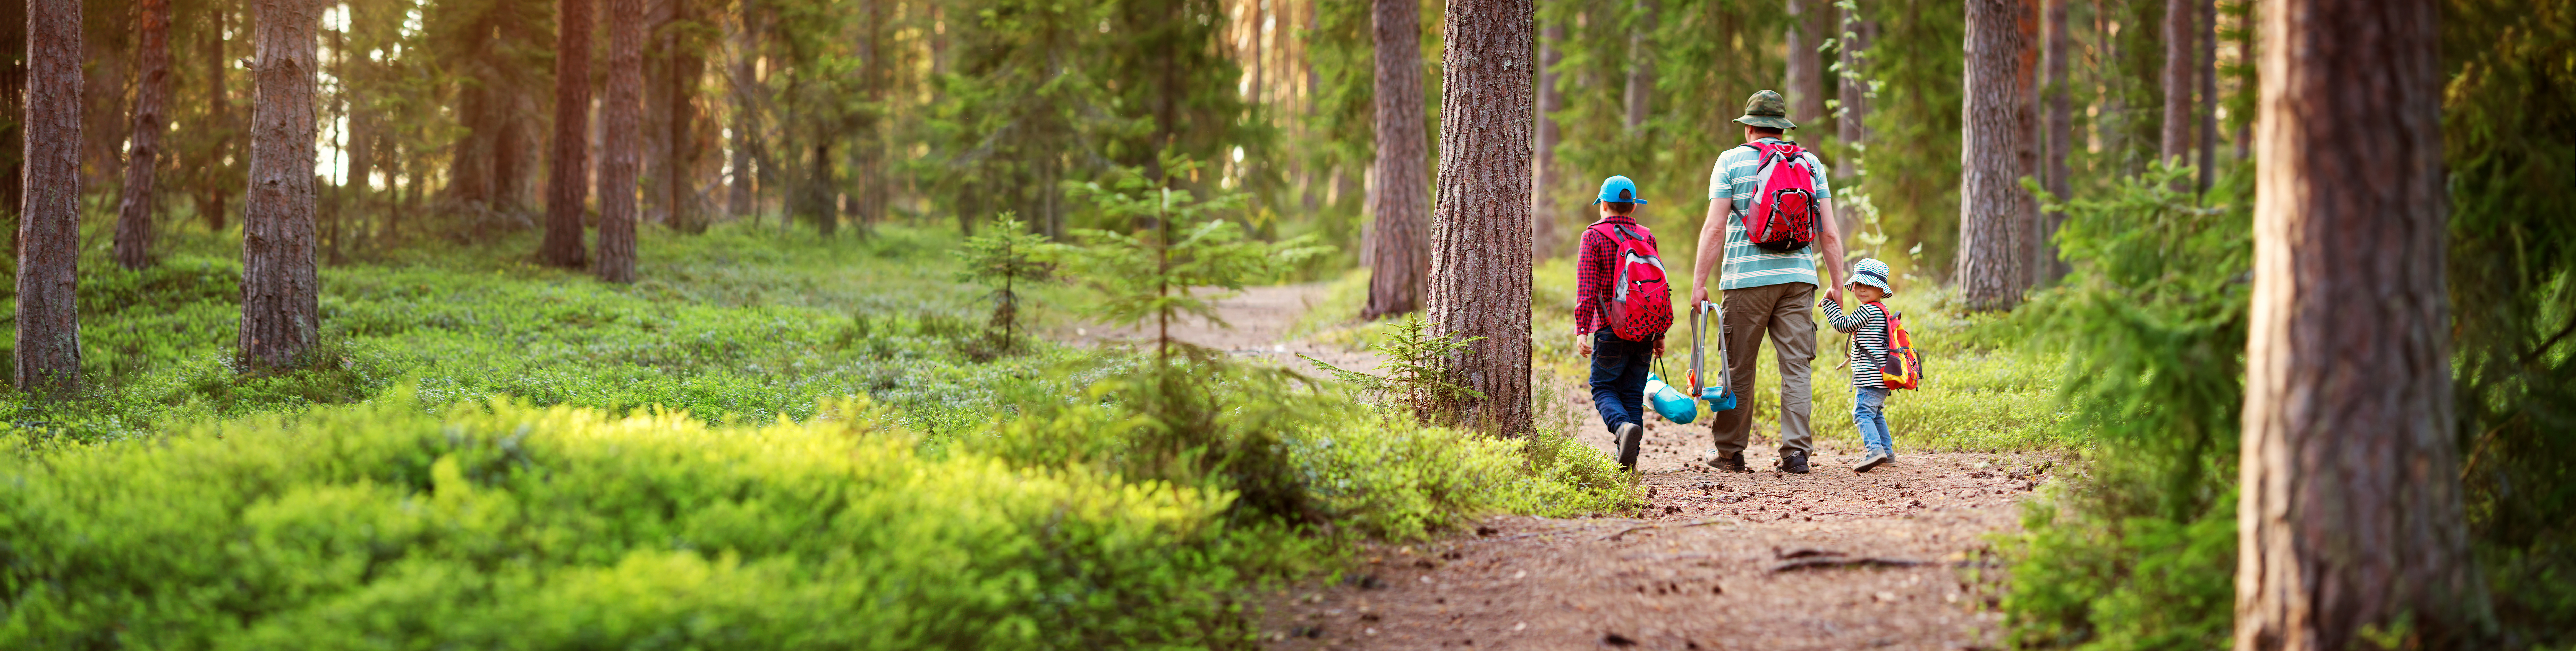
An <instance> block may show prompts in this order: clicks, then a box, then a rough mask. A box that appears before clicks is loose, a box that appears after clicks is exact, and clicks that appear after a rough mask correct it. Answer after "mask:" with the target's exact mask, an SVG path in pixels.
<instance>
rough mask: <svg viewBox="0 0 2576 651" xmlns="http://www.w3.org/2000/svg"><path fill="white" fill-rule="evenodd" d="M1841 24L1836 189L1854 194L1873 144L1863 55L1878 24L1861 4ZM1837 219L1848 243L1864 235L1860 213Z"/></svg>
mask: <svg viewBox="0 0 2576 651" xmlns="http://www.w3.org/2000/svg"><path fill="white" fill-rule="evenodd" d="M1837 24H1839V25H1841V29H1840V30H1838V31H1837V32H1836V33H1837V34H1838V36H1837V38H1840V39H1842V42H1841V43H1840V44H1838V45H1837V46H1836V47H1835V48H1834V53H1835V56H1837V57H1839V58H1840V59H1841V61H1842V74H1840V75H1838V77H1839V79H1838V81H1840V83H1841V85H1842V88H1841V92H1840V94H1839V99H1840V100H1841V104H1842V111H1841V114H1840V115H1839V116H1837V122H1838V123H1837V124H1835V125H1834V137H1835V139H1836V140H1839V141H1841V142H1842V143H1843V147H1844V149H1843V151H1844V152H1845V153H1844V155H1843V165H1842V167H1841V171H1842V174H1843V178H1844V179H1845V181H1843V182H1841V183H1838V184H1836V187H1837V188H1841V189H1842V191H1853V190H1858V189H1860V188H1859V185H1858V183H1859V181H1860V179H1861V178H1862V176H1863V175H1864V174H1865V173H1866V169H1865V168H1864V166H1865V165H1866V164H1867V162H1868V158H1869V157H1868V156H1865V155H1863V153H1864V151H1865V149H1864V147H1865V146H1866V143H1868V142H1869V124H1868V121H1869V77H1868V76H1867V75H1868V71H1867V67H1868V64H1867V61H1866V59H1867V57H1866V56H1865V55H1864V54H1863V53H1865V52H1868V51H1869V42H1870V33H1871V32H1873V31H1875V28H1876V25H1875V24H1873V23H1871V22H1869V21H1868V20H1867V19H1864V18H1863V17H1862V16H1861V12H1860V8H1859V7H1858V6H1857V4H1855V5H1854V6H1853V7H1851V8H1848V9H1844V10H1843V11H1842V15H1841V19H1840V20H1838V21H1837ZM1845 205H1851V204H1845ZM1834 220H1835V225H1836V226H1838V227H1840V228H1841V229H1842V233H1843V238H1844V240H1843V241H1844V242H1846V243H1848V242H1850V241H1851V239H1850V238H1851V236H1852V234H1853V233H1858V232H1860V226H1861V223H1860V220H1861V211H1859V210H1836V211H1834ZM1846 246H1848V244H1846Z"/></svg>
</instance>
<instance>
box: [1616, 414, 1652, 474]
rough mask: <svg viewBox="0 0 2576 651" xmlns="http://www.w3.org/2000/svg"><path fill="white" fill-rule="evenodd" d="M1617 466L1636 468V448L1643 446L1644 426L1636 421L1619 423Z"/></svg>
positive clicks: (1644, 439)
mask: <svg viewBox="0 0 2576 651" xmlns="http://www.w3.org/2000/svg"><path fill="white" fill-rule="evenodd" d="M1618 439H1619V467H1621V468H1627V469H1629V470H1636V469H1637V450H1638V449H1639V448H1643V447H1645V443H1646V428H1645V427H1643V426H1640V425H1638V424H1636V423H1620V424H1619V433H1618Z"/></svg>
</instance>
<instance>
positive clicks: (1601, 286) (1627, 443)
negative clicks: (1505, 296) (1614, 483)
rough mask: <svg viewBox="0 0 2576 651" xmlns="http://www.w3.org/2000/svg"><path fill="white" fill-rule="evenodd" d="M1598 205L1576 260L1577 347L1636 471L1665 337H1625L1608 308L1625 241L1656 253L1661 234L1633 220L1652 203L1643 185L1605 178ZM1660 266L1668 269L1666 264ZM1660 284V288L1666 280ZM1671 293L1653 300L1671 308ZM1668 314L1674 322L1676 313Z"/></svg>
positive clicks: (1623, 458) (1625, 461)
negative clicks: (1642, 193) (1650, 385)
mask: <svg viewBox="0 0 2576 651" xmlns="http://www.w3.org/2000/svg"><path fill="white" fill-rule="evenodd" d="M1592 203H1593V205H1594V206H1597V207H1599V208H1600V211H1601V221H1598V222H1594V223H1593V225H1592V227H1591V228H1586V229H1584V231H1583V245H1582V248H1580V249H1578V253H1577V254H1576V256H1575V259H1574V333H1575V342H1574V347H1575V350H1577V351H1580V352H1582V353H1583V354H1584V355H1588V356H1591V357H1592V406H1593V407H1594V408H1596V409H1599V410H1600V411H1601V424H1602V425H1603V426H1605V427H1608V428H1610V435H1611V438H1613V439H1615V440H1616V441H1618V445H1619V465H1620V466H1621V467H1625V468H1628V469H1631V470H1634V469H1636V467H1637V450H1638V448H1639V447H1641V446H1642V445H1643V444H1644V442H1645V439H1646V428H1645V425H1644V422H1645V418H1644V417H1645V413H1646V411H1645V408H1646V372H1647V368H1648V367H1650V366H1652V365H1653V364H1654V362H1655V358H1657V357H1661V356H1663V354H1664V337H1663V334H1662V330H1660V329H1656V330H1655V333H1656V334H1654V335H1653V336H1652V337H1649V339H1650V340H1648V341H1632V340H1629V339H1625V338H1622V337H1620V336H1619V334H1618V333H1616V332H1613V331H1612V330H1613V329H1612V327H1611V325H1612V324H1611V323H1610V311H1609V309H1608V307H1607V306H1606V304H1607V303H1608V302H1609V301H1611V300H1612V297H1613V295H1614V290H1615V288H1614V287H1613V285H1614V284H1615V283H1616V282H1618V278H1619V265H1620V264H1621V263H1622V259H1621V258H1622V254H1623V252H1624V251H1625V250H1626V248H1627V247H1626V246H1625V244H1626V243H1624V242H1622V241H1621V240H1622V239H1623V238H1633V239H1640V240H1644V242H1645V245H1646V248H1647V249H1649V250H1652V249H1653V248H1654V243H1655V235H1654V233H1653V232H1650V231H1648V230H1646V227H1644V226H1639V225H1637V220H1636V218H1635V217H1633V215H1634V214H1635V213H1636V211H1637V207H1639V206H1643V205H1645V204H1646V200H1644V199H1639V198H1637V184H1636V182H1634V181H1630V180H1628V177H1625V176H1613V177H1610V178H1608V179H1604V180H1602V181H1601V196H1600V198H1598V199H1595V200H1594V201H1593V202H1592ZM1604 226H1607V227H1608V228H1603V227H1604ZM1654 264H1655V265H1656V266H1658V267H1660V266H1662V262H1661V261H1655V262H1654ZM1654 282H1655V283H1656V284H1658V285H1660V284H1661V283H1662V279H1661V278H1656V279H1654ZM1665 291H1666V292H1667V293H1666V294H1663V295H1660V296H1653V297H1652V298H1653V299H1656V300H1662V301H1665V302H1666V304H1667V305H1669V302H1670V301H1671V296H1670V294H1669V291H1670V290H1669V289H1666V290H1665ZM1664 314H1665V315H1666V318H1667V319H1669V317H1670V314H1671V310H1670V309H1666V310H1665V311H1664ZM1667 325H1669V321H1667Z"/></svg>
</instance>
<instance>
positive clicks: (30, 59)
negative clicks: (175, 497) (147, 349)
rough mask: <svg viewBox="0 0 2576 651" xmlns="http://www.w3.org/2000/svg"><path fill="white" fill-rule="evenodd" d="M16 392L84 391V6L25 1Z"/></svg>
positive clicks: (64, 0) (74, 1)
mask: <svg viewBox="0 0 2576 651" xmlns="http://www.w3.org/2000/svg"><path fill="white" fill-rule="evenodd" d="M26 24H27V86H26V113H25V114H24V115H23V118H22V121H21V122H20V124H21V125H22V126H21V127H20V128H22V129H24V130H25V131H24V133H25V138H26V143H27V144H26V149H25V150H24V153H25V158H23V159H21V160H23V161H24V163H23V164H24V165H25V168H24V169H25V170H26V171H25V176H24V177H23V178H24V182H25V183H26V204H25V205H24V206H22V207H21V208H20V210H19V213H18V311H17V323H18V339H17V346H18V350H17V364H18V372H17V378H16V379H17V383H18V389H19V390H21V391H26V392H28V393H33V394H38V395H43V396H48V397H54V398H67V397H71V396H73V395H75V394H77V393H78V392H79V391H80V385H81V373H80V358H81V347H80V303H79V299H80V297H79V294H78V290H79V287H80V186H81V179H80V157H81V142H82V140H81V108H82V105H81V90H82V88H81V85H82V79H81V69H80V64H81V0H27V23H26Z"/></svg>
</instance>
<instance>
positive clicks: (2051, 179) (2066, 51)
mask: <svg viewBox="0 0 2576 651" xmlns="http://www.w3.org/2000/svg"><path fill="white" fill-rule="evenodd" d="M2047 2H2048V4H2047V8H2046V9H2045V13H2046V16H2047V20H2048V41H2047V45H2046V47H2047V52H2046V54H2045V58H2046V59H2047V60H2048V62H2047V64H2046V65H2045V66H2044V68H2045V73H2044V74H2045V75H2046V79H2044V80H2042V81H2041V82H2040V85H2041V88H2042V89H2043V90H2044V92H2046V93H2047V97H2048V99H2047V102H2048V106H2047V109H2046V110H2047V113H2048V117H2047V122H2046V123H2047V129H2048V133H2047V135H2046V136H2045V137H2043V138H2041V139H2040V142H2041V144H2042V145H2043V146H2044V147H2046V148H2047V149H2046V150H2045V151H2043V152H2042V153H2041V154H2040V165H2041V167H2040V171H2041V176H2040V187H2042V188H2045V189H2047V190H2048V193H2049V194H2053V195H2057V198H2058V200H2059V201H2065V200H2067V199H2068V197H2069V192H2071V191H2072V188H2073V187H2074V185H2073V183H2074V181H2073V178H2072V176H2073V172H2072V171H2071V170H2069V169H2068V168H2067V166H2066V159H2067V157H2069V156H2072V155H2074V152H2075V108H2074V105H2073V100H2072V99H2070V96H2071V95H2072V94H2073V93H2074V86H2073V82H2072V81H2071V80H2069V79H2067V77H2066V66H2067V57H2069V56H2072V53H2073V52H2074V48H2073V47H2071V45H2072V42H2073V40H2074V39H2072V38H2070V37H2069V36H2067V34H2066V0H2047ZM2065 221H2066V216H2065V214H2064V213H2059V212H2049V213H2047V214H2044V215H2041V223H2040V226H2041V228H2040V229H2039V231H2038V233H2036V234H2035V235H2036V237H2038V238H2039V241H2038V242H2036V243H2035V244H2036V246H2037V248H2038V249H2039V255H2038V256H2036V257H2035V258H2033V259H2032V264H2035V265H2037V266H2036V267H2034V268H2035V269H2036V270H2038V272H2039V278H2038V282H2039V283H2048V282H2053V281H2055V280H2057V279H2058V278H2060V277H2063V276H2065V275H2066V272H2067V267H2066V262H2065V261H2063V260H2059V259H2058V257H2057V247H2056V246H2054V245H2052V244H2050V239H2051V238H2052V237H2054V236H2055V235H2056V234H2057V227H2058V225H2059V224H2062V223H2064V222H2065Z"/></svg>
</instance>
